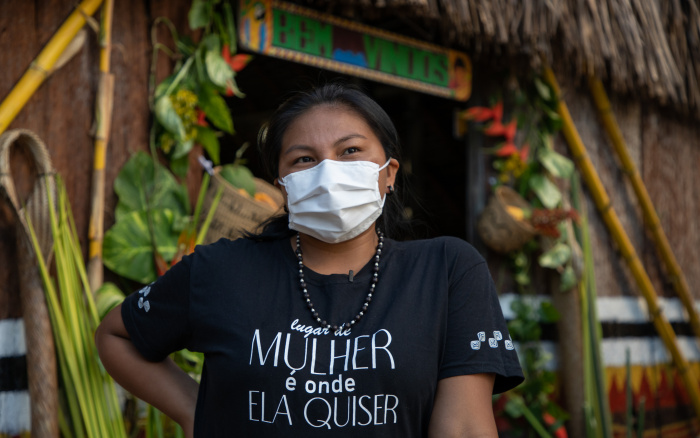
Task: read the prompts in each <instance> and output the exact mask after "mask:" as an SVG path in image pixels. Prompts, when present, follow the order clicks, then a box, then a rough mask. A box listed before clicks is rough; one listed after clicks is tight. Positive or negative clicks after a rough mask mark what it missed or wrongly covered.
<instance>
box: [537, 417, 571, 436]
mask: <svg viewBox="0 0 700 438" xmlns="http://www.w3.org/2000/svg"><path fill="white" fill-rule="evenodd" d="M542 419H543V420H544V422H545V424H546V425H547V426H551V425H552V424H554V423H556V422H557V420H556V418H554V417H553V416H552V415H551V414H550V413H549V412H545V413H544V414H542ZM554 436H555V437H556V438H569V435H568V434H567V433H566V429H564V426H559V428H558V429H557V430H555V431H554Z"/></svg>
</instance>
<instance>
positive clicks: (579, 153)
mask: <svg viewBox="0 0 700 438" xmlns="http://www.w3.org/2000/svg"><path fill="white" fill-rule="evenodd" d="M544 75H545V78H546V80H547V81H548V82H549V83H550V84H551V85H552V88H554V90H555V92H556V93H557V94H560V90H559V85H558V84H557V80H556V78H555V76H554V72H552V70H551V69H550V68H549V67H545V69H544ZM558 112H559V115H560V116H561V118H562V121H563V125H562V132H563V134H564V137H565V138H566V140H567V143H568V144H569V148H570V149H571V153H572V156H573V158H574V161H576V163H577V164H578V166H579V169H580V170H581V174H582V175H583V178H584V180H585V182H586V184H587V185H588V188H589V190H590V192H591V196H592V197H593V201H594V202H595V204H596V207H597V208H598V210H599V211H600V214H601V216H602V217H603V221H604V222H605V224H606V225H607V227H608V230H609V231H610V234H611V235H612V237H613V239H614V240H615V242H616V243H617V246H618V248H619V250H620V253H621V255H622V257H623V258H624V259H625V261H626V262H627V265H628V267H629V268H630V271H631V272H632V276H633V277H634V279H635V281H636V283H637V286H638V287H639V289H640V291H641V293H642V295H643V296H644V299H645V300H646V303H647V307H648V308H649V313H650V315H651V318H652V322H653V324H654V327H655V328H656V330H657V332H658V333H659V336H660V337H661V339H662V341H663V343H664V345H665V346H666V348H667V349H668V351H669V353H670V354H671V357H672V359H673V363H674V365H675V366H676V369H677V371H678V374H680V376H681V378H682V379H683V382H684V383H685V387H686V390H687V391H688V395H689V396H690V400H691V403H692V405H693V409H694V410H695V415H696V416H697V417H698V418H700V390H699V388H698V382H697V379H696V376H695V375H694V374H693V372H692V370H691V369H690V367H689V366H688V361H687V360H686V359H685V357H684V356H683V353H682V352H681V350H680V348H679V347H678V342H677V340H676V335H675V333H674V332H673V328H671V324H669V322H668V320H667V319H666V317H665V316H664V314H663V310H662V309H661V307H660V306H659V303H658V297H657V294H656V291H655V290H654V286H653V285H652V284H651V280H650V279H649V276H648V275H647V273H646V271H645V270H644V266H643V265H642V263H641V261H640V260H639V257H638V256H637V253H636V251H635V249H634V247H633V246H632V243H631V241H630V239H629V237H628V236H627V233H626V232H625V230H624V229H623V228H622V224H621V223H620V219H619V218H618V217H617V213H615V209H614V208H613V207H612V204H611V203H610V198H609V197H608V194H607V192H606V191H605V188H604V187H603V184H602V182H601V181H600V177H599V176H598V173H597V172H596V170H595V168H594V167H593V164H592V163H591V160H590V158H589V157H588V152H586V148H585V146H584V145H583V141H581V137H580V136H579V133H578V131H577V130H576V127H575V126H574V123H573V120H572V119H571V114H570V113H569V109H568V108H567V106H566V104H565V103H564V101H563V100H560V101H559V107H558Z"/></svg>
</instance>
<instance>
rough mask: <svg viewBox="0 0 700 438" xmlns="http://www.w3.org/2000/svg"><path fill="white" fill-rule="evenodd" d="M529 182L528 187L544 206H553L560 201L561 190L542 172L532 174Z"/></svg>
mask: <svg viewBox="0 0 700 438" xmlns="http://www.w3.org/2000/svg"><path fill="white" fill-rule="evenodd" d="M529 183H530V188H531V189H532V191H533V192H535V195H537V198H538V199H539V200H540V201H541V202H542V205H544V206H545V207H547V208H554V207H556V206H557V205H558V204H559V202H560V201H561V192H560V191H559V189H558V188H557V186H556V185H554V183H552V181H550V180H549V179H548V178H547V177H546V176H544V175H542V174H536V175H533V176H532V177H531V178H530V181H529Z"/></svg>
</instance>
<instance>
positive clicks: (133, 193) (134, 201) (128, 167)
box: [114, 152, 190, 222]
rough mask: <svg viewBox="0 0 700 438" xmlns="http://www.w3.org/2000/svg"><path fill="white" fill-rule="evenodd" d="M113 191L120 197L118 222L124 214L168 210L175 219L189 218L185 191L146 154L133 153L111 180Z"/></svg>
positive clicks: (117, 213)
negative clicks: (180, 217)
mask: <svg viewBox="0 0 700 438" xmlns="http://www.w3.org/2000/svg"><path fill="white" fill-rule="evenodd" d="M114 191H115V192H116V193H117V196H119V203H118V204H117V209H116V218H117V222H118V221H120V220H121V217H122V216H123V215H124V214H125V213H129V212H131V211H142V210H147V209H149V208H151V209H161V208H167V209H169V210H171V211H172V212H173V213H174V214H176V215H180V216H183V215H187V214H189V210H190V207H189V199H188V195H187V189H186V188H185V187H184V186H182V185H180V184H178V183H177V181H176V180H175V177H173V175H172V174H171V173H170V171H168V169H166V168H165V167H164V166H162V165H160V164H156V166H155V167H154V165H153V159H152V158H151V156H150V155H148V154H146V153H145V152H137V153H135V154H134V155H133V156H132V157H131V158H130V159H129V161H127V162H126V164H125V165H124V167H122V170H121V171H120V172H119V175H118V176H117V179H115V180H114Z"/></svg>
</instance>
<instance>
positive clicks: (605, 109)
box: [588, 76, 700, 339]
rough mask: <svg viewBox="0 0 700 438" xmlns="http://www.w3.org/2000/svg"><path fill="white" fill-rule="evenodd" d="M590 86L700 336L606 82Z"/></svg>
mask: <svg viewBox="0 0 700 438" xmlns="http://www.w3.org/2000/svg"><path fill="white" fill-rule="evenodd" d="M588 87H589V88H590V90H591V94H592V95H593V101H594V102H595V105H596V107H597V108H598V113H599V114H600V118H601V120H602V121H603V125H604V126H605V130H606V131H607V132H608V136H609V137H610V141H611V142H612V145H613V149H614V150H615V153H617V156H618V158H619V159H620V164H621V165H622V170H623V171H624V172H625V173H626V174H627V176H628V178H629V179H630V182H631V183H632V188H633V189H634V193H635V194H636V195H637V199H639V203H640V205H641V207H642V213H643V215H644V222H645V224H646V226H647V228H648V229H649V232H650V233H651V235H652V238H653V240H654V243H655V244H656V249H657V251H658V252H659V254H660V256H661V260H662V261H663V263H664V265H665V266H666V271H667V274H668V276H669V277H670V278H671V282H672V283H673V288H674V289H675V290H676V293H677V294H678V297H679V298H680V300H681V302H682V303H683V306H684V307H685V310H686V311H687V312H688V316H689V318H690V325H691V327H693V332H694V333H695V337H697V338H698V339H700V318H698V312H697V310H696V309H695V304H694V303H693V299H692V297H691V295H690V289H689V288H688V282H687V281H686V279H685V275H683V271H682V270H681V268H680V266H679V265H678V261H677V260H676V257H675V255H674V254H673V250H672V249H671V245H670V244H669V243H668V238H667V237H666V233H665V232H664V229H663V228H662V227H661V221H660V220H659V215H658V214H657V213H656V209H655V208H654V204H653V203H652V202H651V198H650V197H649V193H648V192H647V189H646V186H645V185H644V181H642V177H641V176H640V175H639V170H638V169H637V166H635V164H634V162H633V161H632V157H630V154H629V152H628V150H627V146H626V145H625V140H624V138H623V137H622V132H621V131H620V127H619V125H618V124H617V120H616V119H615V115H614V114H613V112H612V108H611V106H610V100H608V96H607V94H606V93H605V88H604V87H603V83H602V82H601V81H600V80H599V79H597V78H595V77H592V76H591V77H589V78H588Z"/></svg>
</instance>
